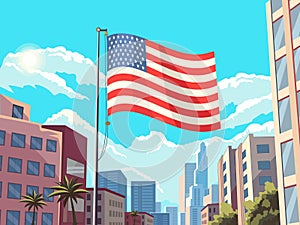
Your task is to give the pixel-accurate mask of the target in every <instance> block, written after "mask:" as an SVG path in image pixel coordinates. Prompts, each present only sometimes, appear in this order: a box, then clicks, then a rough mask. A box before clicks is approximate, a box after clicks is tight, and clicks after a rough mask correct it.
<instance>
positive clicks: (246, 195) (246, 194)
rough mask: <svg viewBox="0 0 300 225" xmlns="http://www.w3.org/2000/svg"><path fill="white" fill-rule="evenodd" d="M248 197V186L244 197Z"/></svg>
mask: <svg viewBox="0 0 300 225" xmlns="http://www.w3.org/2000/svg"><path fill="white" fill-rule="evenodd" d="M247 197H248V188H246V189H245V190H244V198H247Z"/></svg>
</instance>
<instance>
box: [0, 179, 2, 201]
mask: <svg viewBox="0 0 300 225" xmlns="http://www.w3.org/2000/svg"><path fill="white" fill-rule="evenodd" d="M0 198H2V181H0Z"/></svg>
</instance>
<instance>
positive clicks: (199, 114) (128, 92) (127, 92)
mask: <svg viewBox="0 0 300 225" xmlns="http://www.w3.org/2000/svg"><path fill="white" fill-rule="evenodd" d="M118 96H133V97H136V98H140V99H143V100H146V101H148V102H151V103H153V104H155V105H158V106H160V107H162V108H165V109H168V110H170V111H172V112H174V113H178V114H181V115H185V116H190V117H196V118H206V117H210V116H215V115H217V114H219V113H220V111H219V107H217V108H214V109H211V110H202V111H197V110H191V109H185V108H181V107H179V106H174V105H172V104H169V103H167V102H165V101H163V100H161V99H158V98H156V97H153V96H150V95H148V94H146V93H144V92H141V91H137V90H133V89H118V90H116V91H113V92H110V93H109V94H108V100H110V99H112V98H114V97H118Z"/></svg>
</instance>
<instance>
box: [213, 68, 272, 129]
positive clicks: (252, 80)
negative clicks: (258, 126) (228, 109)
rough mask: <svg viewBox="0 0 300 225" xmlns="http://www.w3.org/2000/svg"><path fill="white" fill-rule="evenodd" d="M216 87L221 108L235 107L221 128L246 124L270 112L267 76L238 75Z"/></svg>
mask: <svg viewBox="0 0 300 225" xmlns="http://www.w3.org/2000/svg"><path fill="white" fill-rule="evenodd" d="M218 85H219V88H220V98H221V101H222V100H223V101H224V104H223V106H228V105H229V104H234V105H235V106H236V111H235V112H234V113H232V114H230V115H228V117H227V118H225V119H224V120H223V121H222V127H223V128H234V127H236V126H239V125H242V124H247V123H250V122H251V121H253V119H254V118H256V117H258V116H259V115H261V114H268V113H270V112H272V95H271V83H270V77H269V76H263V75H255V74H244V73H238V74H237V75H236V76H234V77H231V78H226V79H223V80H221V81H220V82H219V84H218Z"/></svg>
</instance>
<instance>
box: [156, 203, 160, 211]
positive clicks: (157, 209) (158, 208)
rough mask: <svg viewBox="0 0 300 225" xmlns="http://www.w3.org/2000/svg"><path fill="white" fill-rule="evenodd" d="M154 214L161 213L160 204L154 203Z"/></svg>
mask: <svg viewBox="0 0 300 225" xmlns="http://www.w3.org/2000/svg"><path fill="white" fill-rule="evenodd" d="M155 212H161V202H156V203H155Z"/></svg>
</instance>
